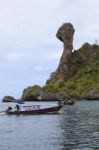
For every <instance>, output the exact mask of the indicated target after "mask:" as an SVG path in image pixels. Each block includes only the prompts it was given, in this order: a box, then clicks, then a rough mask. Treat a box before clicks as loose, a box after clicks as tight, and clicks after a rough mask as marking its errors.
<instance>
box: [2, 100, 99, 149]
mask: <svg viewBox="0 0 99 150" xmlns="http://www.w3.org/2000/svg"><path fill="white" fill-rule="evenodd" d="M41 104H42V105H45V106H48V105H49V103H41ZM52 104H53V103H52ZM7 105H9V104H1V105H0V110H2V109H5V108H6V107H7ZM8 149H10V150H18V149H21V150H95V149H97V150H99V102H98V101H93V102H87V101H83V102H76V103H75V105H73V106H65V107H64V108H63V109H62V110H61V111H60V113H59V114H55V115H35V116H6V115H0V150H8Z"/></svg>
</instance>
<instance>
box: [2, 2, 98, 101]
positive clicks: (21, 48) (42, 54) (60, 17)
mask: <svg viewBox="0 0 99 150" xmlns="http://www.w3.org/2000/svg"><path fill="white" fill-rule="evenodd" d="M98 16H99V0H36V1H35V0H3V1H2V0H0V99H1V98H2V97H4V96H5V95H11V96H14V97H15V98H19V97H21V95H22V91H23V90H24V88H26V87H28V86H32V85H35V84H38V85H40V86H43V85H45V83H46V80H47V79H48V78H49V76H50V74H51V73H52V72H54V71H55V70H56V68H57V66H58V64H59V60H60V57H61V55H62V51H63V43H62V42H61V41H59V40H58V39H57V38H56V32H57V30H58V28H59V27H60V26H61V25H62V24H63V23H66V22H70V23H72V24H73V26H74V28H75V34H74V42H73V47H74V49H75V50H77V49H78V48H80V47H81V46H82V44H84V43H85V42H89V43H91V44H93V43H94V42H95V41H96V40H97V41H98V40H99V36H98V35H99V19H98Z"/></svg>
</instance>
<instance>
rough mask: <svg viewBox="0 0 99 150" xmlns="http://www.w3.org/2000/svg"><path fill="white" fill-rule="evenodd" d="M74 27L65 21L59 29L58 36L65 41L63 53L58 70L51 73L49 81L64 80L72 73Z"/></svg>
mask: <svg viewBox="0 0 99 150" xmlns="http://www.w3.org/2000/svg"><path fill="white" fill-rule="evenodd" d="M74 31H75V29H74V27H73V25H72V24H71V23H64V24H63V25H62V26H61V27H60V28H59V29H58V31H57V34H56V37H57V38H58V39H59V40H60V41H62V42H63V54H62V56H61V59H60V63H59V66H58V68H57V70H56V71H55V72H54V73H53V74H52V75H51V78H50V79H49V80H48V81H47V83H48V84H49V83H55V82H56V81H64V80H65V79H66V78H68V75H69V73H70V62H71V54H72V49H73V35H74Z"/></svg>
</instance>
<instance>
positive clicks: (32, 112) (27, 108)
mask: <svg viewBox="0 0 99 150" xmlns="http://www.w3.org/2000/svg"><path fill="white" fill-rule="evenodd" d="M34 106H35V105H34ZM62 107H63V105H56V106H52V107H48V108H40V105H36V108H35V107H33V106H24V108H25V110H21V109H19V110H13V109H11V108H10V109H9V108H8V109H7V110H6V114H7V115H36V114H47V113H57V112H58V111H59V110H60V109H61V108H62Z"/></svg>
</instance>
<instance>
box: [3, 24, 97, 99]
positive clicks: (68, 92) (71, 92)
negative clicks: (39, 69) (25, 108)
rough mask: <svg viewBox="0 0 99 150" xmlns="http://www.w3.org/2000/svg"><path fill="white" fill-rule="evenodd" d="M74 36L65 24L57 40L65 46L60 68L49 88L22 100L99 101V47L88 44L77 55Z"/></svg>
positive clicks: (35, 88)
mask: <svg viewBox="0 0 99 150" xmlns="http://www.w3.org/2000/svg"><path fill="white" fill-rule="evenodd" d="M74 32H75V29H74V27H73V25H72V24H71V23H64V24H63V25H62V26H61V27H60V28H59V29H58V31H57V33H56V37H57V38H58V39H59V40H60V41H62V42H63V54H62V56H61V58H60V62H59V66H58V67H57V69H56V71H55V72H53V73H52V74H51V75H50V77H49V79H48V80H47V81H46V84H45V86H43V87H40V86H39V85H33V86H30V87H27V88H26V89H24V90H23V93H22V97H21V99H23V100H26V101H34V100H39V101H40V100H49V101H50V100H52V101H53V100H57V99H59V98H64V97H65V98H68V97H72V96H73V97H75V98H76V99H87V100H99V45H97V44H93V45H91V44H89V43H85V44H83V45H82V47H81V48H79V49H78V50H74V51H73V36H74ZM6 99H7V96H6ZM3 101H4V98H3Z"/></svg>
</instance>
